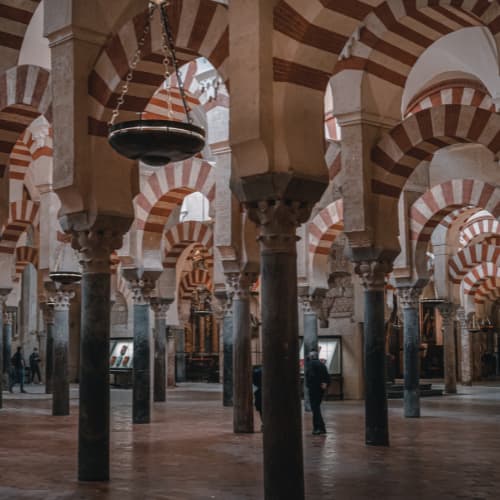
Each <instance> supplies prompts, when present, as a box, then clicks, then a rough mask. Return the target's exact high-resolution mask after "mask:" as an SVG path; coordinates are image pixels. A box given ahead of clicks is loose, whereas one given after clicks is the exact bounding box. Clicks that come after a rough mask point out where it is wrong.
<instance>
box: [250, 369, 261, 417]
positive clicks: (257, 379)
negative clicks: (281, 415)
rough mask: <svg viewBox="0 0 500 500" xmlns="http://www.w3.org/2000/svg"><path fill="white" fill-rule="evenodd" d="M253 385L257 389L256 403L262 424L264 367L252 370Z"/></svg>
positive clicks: (255, 394)
mask: <svg viewBox="0 0 500 500" xmlns="http://www.w3.org/2000/svg"><path fill="white" fill-rule="evenodd" d="M252 384H253V385H254V387H255V390H254V393H253V395H254V401H255V409H256V410H257V411H258V412H259V415H260V421H261V422H262V366H261V365H255V366H254V367H253V369H252Z"/></svg>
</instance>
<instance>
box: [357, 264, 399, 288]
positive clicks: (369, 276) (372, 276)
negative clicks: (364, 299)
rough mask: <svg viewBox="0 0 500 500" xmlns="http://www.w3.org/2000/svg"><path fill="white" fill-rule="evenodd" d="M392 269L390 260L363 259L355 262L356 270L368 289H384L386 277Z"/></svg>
mask: <svg viewBox="0 0 500 500" xmlns="http://www.w3.org/2000/svg"><path fill="white" fill-rule="evenodd" d="M391 271H392V262H391V261H388V260H362V261H359V262H356V263H355V266H354V272H355V273H356V274H358V275H359V277H360V278H361V281H362V283H363V286H364V287H365V289H366V290H367V291H383V290H384V288H385V277H386V275H387V274H389V273H390V272H391Z"/></svg>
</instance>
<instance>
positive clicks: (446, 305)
mask: <svg viewBox="0 0 500 500" xmlns="http://www.w3.org/2000/svg"><path fill="white" fill-rule="evenodd" d="M437 308H438V310H439V313H440V314H441V317H442V318H443V326H449V325H451V324H452V323H453V320H454V317H455V313H456V310H457V306H456V305H455V304H453V302H441V303H439V304H438V305H437Z"/></svg>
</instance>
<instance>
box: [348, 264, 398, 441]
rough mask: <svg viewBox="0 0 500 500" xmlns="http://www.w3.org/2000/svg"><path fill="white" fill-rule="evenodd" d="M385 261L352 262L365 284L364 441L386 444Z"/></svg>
mask: <svg viewBox="0 0 500 500" xmlns="http://www.w3.org/2000/svg"><path fill="white" fill-rule="evenodd" d="M391 267H392V266H391V265H390V263H389V262H387V261H378V260H366V261H361V262H357V263H356V267H355V271H356V273H357V274H359V275H360V277H361V280H362V282H363V286H364V287H365V297H364V309H365V317H364V324H363V330H364V337H365V387H366V394H365V442H366V444H367V445H373V446H389V423H388V414H387V393H386V387H385V322H384V286H385V276H386V274H388V273H389V272H390V271H391Z"/></svg>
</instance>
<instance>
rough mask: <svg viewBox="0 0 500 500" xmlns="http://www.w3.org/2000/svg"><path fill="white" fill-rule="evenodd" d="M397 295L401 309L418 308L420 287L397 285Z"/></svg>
mask: <svg viewBox="0 0 500 500" xmlns="http://www.w3.org/2000/svg"><path fill="white" fill-rule="evenodd" d="M397 290H398V297H399V300H400V304H401V307H402V308H403V309H418V303H419V299H420V295H421V294H422V289H421V288H419V287H414V286H404V287H398V289H397Z"/></svg>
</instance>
